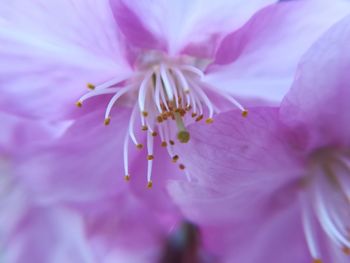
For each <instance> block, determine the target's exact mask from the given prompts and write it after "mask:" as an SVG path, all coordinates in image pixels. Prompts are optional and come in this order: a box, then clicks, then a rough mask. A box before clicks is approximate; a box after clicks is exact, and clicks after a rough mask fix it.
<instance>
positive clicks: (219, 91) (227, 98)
mask: <svg viewBox="0 0 350 263" xmlns="http://www.w3.org/2000/svg"><path fill="white" fill-rule="evenodd" d="M205 87H206V88H208V89H210V90H212V91H213V92H215V93H216V94H219V95H221V96H222V97H223V98H225V99H226V100H227V101H229V102H231V103H232V104H233V105H234V106H236V107H237V108H238V109H240V110H241V111H242V116H243V117H246V116H247V115H248V111H247V110H246V109H245V108H244V107H243V106H242V105H241V104H240V103H239V102H238V101H237V100H236V99H234V98H233V97H232V96H231V95H230V94H228V93H226V92H224V91H222V90H218V89H214V88H212V87H211V86H209V85H206V86H205Z"/></svg>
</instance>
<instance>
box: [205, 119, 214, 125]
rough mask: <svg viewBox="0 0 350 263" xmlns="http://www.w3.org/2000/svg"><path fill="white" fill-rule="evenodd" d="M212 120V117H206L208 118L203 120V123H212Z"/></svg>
mask: <svg viewBox="0 0 350 263" xmlns="http://www.w3.org/2000/svg"><path fill="white" fill-rule="evenodd" d="M213 122H214V119H212V118H208V119H206V121H205V123H207V124H211V123H213Z"/></svg>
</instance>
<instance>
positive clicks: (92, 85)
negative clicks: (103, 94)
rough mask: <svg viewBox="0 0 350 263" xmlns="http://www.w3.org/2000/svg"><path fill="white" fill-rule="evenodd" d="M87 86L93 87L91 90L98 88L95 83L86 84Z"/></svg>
mask: <svg viewBox="0 0 350 263" xmlns="http://www.w3.org/2000/svg"><path fill="white" fill-rule="evenodd" d="M86 86H87V88H88V89H91V90H94V89H95V88H96V87H95V85H94V84H91V83H88V84H86Z"/></svg>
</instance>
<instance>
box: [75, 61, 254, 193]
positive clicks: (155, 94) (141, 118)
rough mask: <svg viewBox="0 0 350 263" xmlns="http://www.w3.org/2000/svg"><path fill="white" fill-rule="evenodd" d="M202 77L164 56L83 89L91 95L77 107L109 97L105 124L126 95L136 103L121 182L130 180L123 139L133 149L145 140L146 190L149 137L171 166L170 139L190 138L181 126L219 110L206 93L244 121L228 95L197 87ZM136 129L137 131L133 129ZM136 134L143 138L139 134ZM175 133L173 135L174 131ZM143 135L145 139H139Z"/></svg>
mask: <svg viewBox="0 0 350 263" xmlns="http://www.w3.org/2000/svg"><path fill="white" fill-rule="evenodd" d="M203 76H204V73H203V72H202V71H201V70H200V69H198V68H197V67H195V66H192V65H190V64H188V63H186V62H184V61H181V60H169V59H167V58H165V57H164V56H156V57H155V59H154V60H153V61H151V62H148V63H144V64H142V65H141V66H140V68H139V71H138V72H137V73H135V75H134V77H132V78H130V79H128V80H123V81H120V79H117V78H116V79H114V80H113V79H112V80H110V81H107V82H105V83H103V84H101V85H98V86H95V85H93V84H88V85H87V87H88V88H89V89H90V90H91V91H90V92H88V93H86V94H85V95H84V96H82V97H81V98H80V99H79V100H78V102H77V106H79V107H81V106H82V105H83V102H84V101H85V100H87V99H89V98H92V97H95V96H99V95H105V94H112V95H113V96H112V98H111V99H110V101H109V103H108V105H107V108H106V112H105V120H104V123H105V125H109V124H110V122H111V110H112V108H113V106H114V105H115V103H116V102H117V101H118V100H119V99H120V98H121V97H122V96H125V95H127V94H129V95H131V97H134V98H137V100H135V104H134V106H133V110H132V112H131V116H130V120H129V126H128V132H127V134H126V137H125V140H124V167H125V179H126V180H127V181H128V180H130V174H129V163H128V156H129V143H130V142H129V140H130V139H131V140H132V142H133V143H134V144H135V146H136V147H137V148H138V149H142V148H143V144H142V143H140V142H139V141H141V140H142V139H140V140H139V139H138V138H140V137H146V144H147V161H148V168H147V186H148V187H152V178H151V177H152V165H153V160H154V154H153V145H154V140H155V137H158V136H159V138H160V144H161V146H163V147H164V148H166V149H167V152H168V154H169V155H170V157H171V159H172V161H173V162H175V163H176V162H178V161H179V160H180V157H179V155H178V154H176V153H175V149H174V145H175V139H174V138H175V137H176V138H177V141H179V142H180V143H187V142H188V141H189V140H190V133H189V132H188V130H187V129H186V126H187V125H188V124H189V123H191V122H199V121H201V120H202V119H204V116H207V117H206V121H205V122H206V123H207V124H211V123H213V121H214V119H213V116H214V114H215V113H217V112H219V111H220V110H219V108H218V107H217V106H216V105H214V104H213V102H212V101H211V100H210V98H209V97H208V95H207V92H206V90H209V89H211V91H212V92H215V93H217V94H218V95H220V96H222V97H223V98H225V99H226V100H227V101H228V102H231V103H233V104H234V105H235V106H236V107H238V108H239V109H240V110H241V111H242V116H244V117H245V116H247V111H246V110H245V109H244V108H243V107H242V106H241V105H240V104H239V103H238V102H237V101H236V100H235V99H234V98H233V97H231V96H230V95H229V94H226V93H224V92H219V91H218V90H216V89H213V88H211V87H210V86H208V85H206V84H205V83H203V82H202V80H201V79H202V78H203ZM136 126H139V127H136ZM138 131H142V132H144V133H142V132H141V133H140V132H138ZM174 131H175V132H174ZM142 134H145V135H142ZM179 168H180V169H181V170H184V169H185V165H184V164H183V163H180V164H179Z"/></svg>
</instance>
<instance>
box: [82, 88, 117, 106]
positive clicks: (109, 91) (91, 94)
mask: <svg viewBox="0 0 350 263" xmlns="http://www.w3.org/2000/svg"><path fill="white" fill-rule="evenodd" d="M120 90H121V88H110V89H104V90H97V89H95V90H92V91H90V92H88V93H86V94H84V95H83V96H81V97H80V99H79V100H78V102H79V101H80V102H81V103H82V102H83V101H85V100H87V99H89V98H92V97H95V96H99V95H105V94H114V93H116V92H118V91H120Z"/></svg>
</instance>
